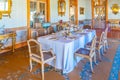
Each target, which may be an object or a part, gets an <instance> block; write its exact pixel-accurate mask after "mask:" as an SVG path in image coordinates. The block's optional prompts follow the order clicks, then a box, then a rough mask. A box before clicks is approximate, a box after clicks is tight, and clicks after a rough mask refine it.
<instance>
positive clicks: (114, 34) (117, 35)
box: [95, 28, 120, 39]
mask: <svg viewBox="0 0 120 80" xmlns="http://www.w3.org/2000/svg"><path fill="white" fill-rule="evenodd" d="M95 30H96V33H97V36H100V34H101V33H102V31H103V30H102V29H95ZM108 38H113V39H120V28H118V29H111V30H109V31H108Z"/></svg>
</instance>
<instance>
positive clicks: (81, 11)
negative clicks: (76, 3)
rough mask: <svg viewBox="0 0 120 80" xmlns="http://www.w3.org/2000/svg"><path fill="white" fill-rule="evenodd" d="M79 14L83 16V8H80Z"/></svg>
mask: <svg viewBox="0 0 120 80" xmlns="http://www.w3.org/2000/svg"><path fill="white" fill-rule="evenodd" d="M80 14H81V15H84V8H83V7H80Z"/></svg>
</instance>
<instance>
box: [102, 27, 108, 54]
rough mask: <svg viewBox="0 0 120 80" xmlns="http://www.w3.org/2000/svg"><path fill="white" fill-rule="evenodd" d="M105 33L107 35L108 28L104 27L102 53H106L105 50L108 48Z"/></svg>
mask: <svg viewBox="0 0 120 80" xmlns="http://www.w3.org/2000/svg"><path fill="white" fill-rule="evenodd" d="M107 33H108V27H106V29H105V31H104V41H103V44H104V52H106V50H107V48H108V40H107Z"/></svg>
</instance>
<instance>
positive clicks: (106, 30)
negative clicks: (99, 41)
mask: <svg viewBox="0 0 120 80" xmlns="http://www.w3.org/2000/svg"><path fill="white" fill-rule="evenodd" d="M107 33H108V27H106V29H105V35H104V38H105V39H107Z"/></svg>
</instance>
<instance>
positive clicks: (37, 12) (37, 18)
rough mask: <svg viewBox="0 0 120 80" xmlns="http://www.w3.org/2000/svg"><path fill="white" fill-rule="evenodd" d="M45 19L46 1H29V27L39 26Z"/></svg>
mask: <svg viewBox="0 0 120 80" xmlns="http://www.w3.org/2000/svg"><path fill="white" fill-rule="evenodd" d="M45 21H46V3H45V2H41V1H32V0H31V1H30V27H31V28H36V27H40V26H41V24H42V23H44V22H45Z"/></svg>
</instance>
